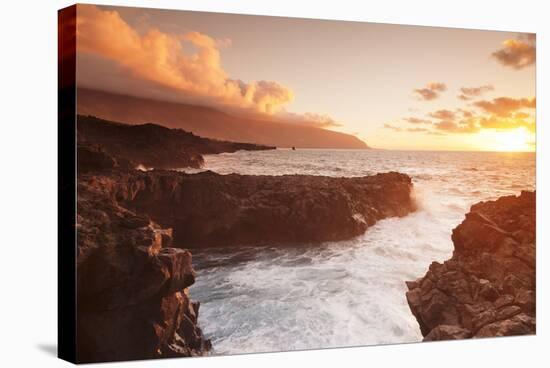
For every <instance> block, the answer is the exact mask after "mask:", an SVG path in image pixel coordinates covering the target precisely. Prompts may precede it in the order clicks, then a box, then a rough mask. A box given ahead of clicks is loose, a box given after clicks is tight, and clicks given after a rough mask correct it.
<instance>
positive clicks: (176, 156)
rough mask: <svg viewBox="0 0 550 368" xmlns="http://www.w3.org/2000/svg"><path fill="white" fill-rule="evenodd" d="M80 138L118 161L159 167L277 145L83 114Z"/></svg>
mask: <svg viewBox="0 0 550 368" xmlns="http://www.w3.org/2000/svg"><path fill="white" fill-rule="evenodd" d="M77 140H78V143H79V146H87V147H90V146H95V147H96V148H95V149H96V150H97V149H98V148H97V147H99V149H100V150H102V151H103V152H105V153H107V154H109V155H111V156H113V157H114V158H116V160H117V161H118V162H119V164H124V165H123V166H128V167H132V168H135V167H136V166H138V165H142V166H144V167H154V168H157V169H158V168H166V169H173V168H182V167H194V168H199V167H201V166H202V164H203V163H204V159H203V157H202V155H203V154H214V153H223V152H235V151H239V150H248V151H259V150H269V149H275V147H269V146H262V145H257V144H251V143H234V142H227V141H219V140H215V139H208V138H202V137H199V136H196V135H194V134H193V133H190V132H186V131H184V130H181V129H169V128H166V127H164V126H161V125H157V124H151V123H149V124H141V125H127V124H121V123H115V122H111V121H107V120H102V119H98V118H96V117H93V116H82V115H79V116H78V121H77ZM78 153H79V155H80V151H79V152H78ZM79 164H80V162H79Z"/></svg>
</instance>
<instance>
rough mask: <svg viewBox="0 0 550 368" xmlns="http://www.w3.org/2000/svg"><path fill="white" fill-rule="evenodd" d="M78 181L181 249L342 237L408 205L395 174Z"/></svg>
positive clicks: (406, 183)
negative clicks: (166, 232) (155, 226)
mask: <svg viewBox="0 0 550 368" xmlns="http://www.w3.org/2000/svg"><path fill="white" fill-rule="evenodd" d="M80 181H81V182H82V183H83V185H87V186H90V187H93V188H95V190H96V191H100V192H102V193H104V194H105V195H106V196H109V197H110V198H111V199H112V200H114V201H116V202H117V203H119V204H120V205H122V206H123V207H125V208H128V209H130V210H132V211H134V212H136V213H140V214H145V215H147V216H150V217H151V218H152V219H153V220H154V221H155V222H157V223H159V224H160V225H161V226H163V227H168V228H173V229H174V242H175V243H176V244H177V245H178V246H184V247H186V248H195V247H209V246H236V245H264V244H269V245H294V244H304V243H314V242H322V241H337V240H344V239H349V238H352V237H354V236H357V235H360V234H363V233H364V232H365V230H366V229H367V228H368V227H369V226H372V225H373V224H374V223H376V221H378V220H381V219H384V218H388V217H395V216H405V215H407V214H408V213H410V212H412V211H414V210H415V208H416V207H415V201H414V198H412V195H411V194H412V182H411V179H410V177H408V176H407V175H404V174H400V173H396V172H390V173H384V174H377V175H373V176H365V177H356V178H333V177H323V176H311V175H284V176H256V175H237V174H231V175H219V174H216V173H213V172H209V171H207V172H202V173H198V174H185V173H179V172H174V171H159V170H153V171H148V172H140V171H116V172H113V173H110V174H109V175H103V174H101V173H93V174H86V175H82V176H81V177H80Z"/></svg>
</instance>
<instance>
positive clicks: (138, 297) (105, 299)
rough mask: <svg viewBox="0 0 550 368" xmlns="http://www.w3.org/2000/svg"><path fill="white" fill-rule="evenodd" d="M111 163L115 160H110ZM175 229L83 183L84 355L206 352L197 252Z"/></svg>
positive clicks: (80, 331)
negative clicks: (196, 291) (197, 295)
mask: <svg viewBox="0 0 550 368" xmlns="http://www.w3.org/2000/svg"><path fill="white" fill-rule="evenodd" d="M105 162H108V160H106V161H105ZM171 242H172V231H171V229H163V228H161V227H159V226H158V225H157V224H155V223H154V222H153V221H151V220H150V219H149V218H148V217H147V216H144V215H139V214H136V213H134V212H132V211H128V210H127V209H125V208H123V207H121V206H119V205H118V204H117V203H116V202H115V201H113V200H111V199H110V198H108V197H106V196H105V195H103V193H101V192H98V191H97V190H95V188H94V187H93V186H90V185H87V183H86V182H84V181H79V184H78V201H77V245H78V246H77V270H78V272H77V360H78V362H80V363H87V362H101V361H112V360H129V359H146V358H159V357H174V356H195V355H202V354H204V353H205V352H207V351H208V350H209V349H210V342H209V341H208V340H206V339H205V338H204V337H203V335H202V332H201V329H200V328H199V327H198V324H197V316H198V312H199V303H198V302H193V301H191V300H190V298H189V296H188V289H187V288H188V287H189V286H191V285H192V284H193V283H194V281H195V273H194V271H193V268H192V266H191V254H190V253H189V252H188V251H186V250H183V249H177V248H171V247H170V246H171Z"/></svg>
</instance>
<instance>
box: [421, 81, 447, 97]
mask: <svg viewBox="0 0 550 368" xmlns="http://www.w3.org/2000/svg"><path fill="white" fill-rule="evenodd" d="M446 90H447V86H446V85H445V83H439V82H433V83H428V84H427V85H426V87H424V88H418V89H415V90H414V92H415V93H416V94H417V95H418V96H419V98H421V99H423V100H426V101H430V100H435V99H436V98H438V97H439V96H440V94H441V92H445V91H446Z"/></svg>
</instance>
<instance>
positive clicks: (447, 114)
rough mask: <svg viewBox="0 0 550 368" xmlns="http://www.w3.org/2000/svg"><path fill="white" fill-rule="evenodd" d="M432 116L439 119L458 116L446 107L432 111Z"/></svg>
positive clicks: (451, 118) (452, 118)
mask: <svg viewBox="0 0 550 368" xmlns="http://www.w3.org/2000/svg"><path fill="white" fill-rule="evenodd" d="M430 116H431V117H432V118H436V119H439V120H454V119H455V118H456V115H455V113H454V112H453V111H451V110H446V109H442V110H437V111H435V112H432V113H430Z"/></svg>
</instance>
